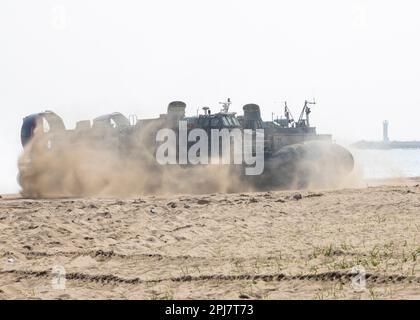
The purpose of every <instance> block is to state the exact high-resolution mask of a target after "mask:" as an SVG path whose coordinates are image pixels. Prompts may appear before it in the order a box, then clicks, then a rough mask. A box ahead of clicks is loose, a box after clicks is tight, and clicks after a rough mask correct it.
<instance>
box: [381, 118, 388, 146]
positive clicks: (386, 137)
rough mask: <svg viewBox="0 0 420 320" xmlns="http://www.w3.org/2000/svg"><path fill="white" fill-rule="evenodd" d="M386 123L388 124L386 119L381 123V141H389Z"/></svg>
mask: <svg viewBox="0 0 420 320" xmlns="http://www.w3.org/2000/svg"><path fill="white" fill-rule="evenodd" d="M388 124H389V122H388V120H385V121H384V122H383V124H382V131H383V133H382V135H383V138H382V140H383V142H389V136H388Z"/></svg>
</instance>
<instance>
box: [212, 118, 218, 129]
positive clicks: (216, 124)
mask: <svg viewBox="0 0 420 320" xmlns="http://www.w3.org/2000/svg"><path fill="white" fill-rule="evenodd" d="M210 125H211V127H213V128H214V127H218V126H219V118H216V117H215V118H213V119H211V123H210Z"/></svg>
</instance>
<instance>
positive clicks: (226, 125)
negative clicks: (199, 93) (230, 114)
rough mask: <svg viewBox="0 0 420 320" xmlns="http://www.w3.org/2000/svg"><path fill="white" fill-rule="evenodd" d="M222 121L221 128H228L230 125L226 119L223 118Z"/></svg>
mask: <svg viewBox="0 0 420 320" xmlns="http://www.w3.org/2000/svg"><path fill="white" fill-rule="evenodd" d="M222 120H223V126H225V127H230V125H231V124H230V122H229V120H228V118H227V117H223V118H222Z"/></svg>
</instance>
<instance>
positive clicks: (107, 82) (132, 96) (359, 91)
mask: <svg viewBox="0 0 420 320" xmlns="http://www.w3.org/2000/svg"><path fill="white" fill-rule="evenodd" d="M419 14H420V3H419V1H416V0H413V1H404V0H402V1H396V0H395V1H384V0H382V1H381V0H377V1H366V0H365V1H362V0H358V1H356V0H354V1H345V0H343V1H333V0H331V1H327V0H316V1H313V0H312V1H311V0H301V1H296V0H290V1H280V0H277V1H264V0H258V1H256V0H255V1H244V0H238V1H230V0H211V1H200V0H190V1H187V0H167V1H163V0H153V1H128V0H121V1H111V0H109V1H107V0H90V1H89V0H68V1H65V0H61V1H53V0H50V1H42V0H37V1H30V0H27V1H23V0H1V2H0V106H1V110H2V115H3V121H2V126H1V128H0V135H1V138H0V139H1V140H0V141H1V144H2V145H1V150H2V154H1V160H0V177H1V181H0V193H1V192H14V191H16V190H17V186H16V183H15V176H16V173H17V172H16V171H17V170H16V159H17V156H18V154H19V152H20V150H21V147H20V141H19V134H20V132H19V131H20V125H21V121H22V117H23V116H24V115H26V114H28V113H33V112H38V111H42V110H45V109H51V110H54V111H56V112H57V113H59V114H60V115H62V116H63V118H64V119H65V121H66V124H67V125H68V126H69V127H74V124H75V121H76V120H78V119H92V118H94V117H96V116H98V115H101V114H106V113H109V112H113V111H121V112H123V113H125V114H127V115H128V114H137V115H138V116H139V117H141V116H145V117H150V116H154V115H158V114H159V113H162V112H164V111H165V110H166V106H167V104H168V103H169V102H170V101H171V100H175V99H176V100H178V99H181V100H184V101H185V102H186V103H187V105H188V112H189V113H190V114H195V113H196V112H197V108H199V107H200V108H201V107H202V106H204V105H210V106H215V107H217V109H218V108H219V106H218V105H217V102H219V101H222V100H224V99H226V98H227V97H230V98H231V99H232V101H233V103H234V105H233V111H241V108H242V105H243V104H245V103H249V102H255V103H258V104H259V105H260V106H261V107H262V109H263V115H264V116H265V118H267V119H268V118H271V112H275V113H276V114H280V113H281V111H282V110H281V106H282V103H283V102H282V101H284V100H287V101H288V103H289V106H290V107H291V109H292V110H293V111H294V113H295V117H297V116H298V113H299V111H300V109H301V108H302V106H303V101H304V100H305V99H312V98H313V97H314V98H315V99H316V101H317V102H318V104H317V105H316V106H315V107H314V108H313V114H312V119H313V123H314V124H316V125H317V127H318V131H319V132H321V133H332V134H333V135H334V137H335V138H336V139H337V140H338V141H342V142H351V141H353V140H357V139H361V138H365V139H380V137H381V122H382V120H383V119H388V120H390V136H391V139H418V140H420V111H419V108H420V93H419V92H418V89H419V87H420V62H419V60H420V19H419Z"/></svg>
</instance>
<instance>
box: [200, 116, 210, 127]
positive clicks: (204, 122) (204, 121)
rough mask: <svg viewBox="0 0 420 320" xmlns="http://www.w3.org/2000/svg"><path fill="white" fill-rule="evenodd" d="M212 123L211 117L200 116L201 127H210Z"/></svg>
mask: <svg viewBox="0 0 420 320" xmlns="http://www.w3.org/2000/svg"><path fill="white" fill-rule="evenodd" d="M209 123H210V119H209V118H200V120H199V125H200V127H204V128H205V127H208V126H209Z"/></svg>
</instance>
